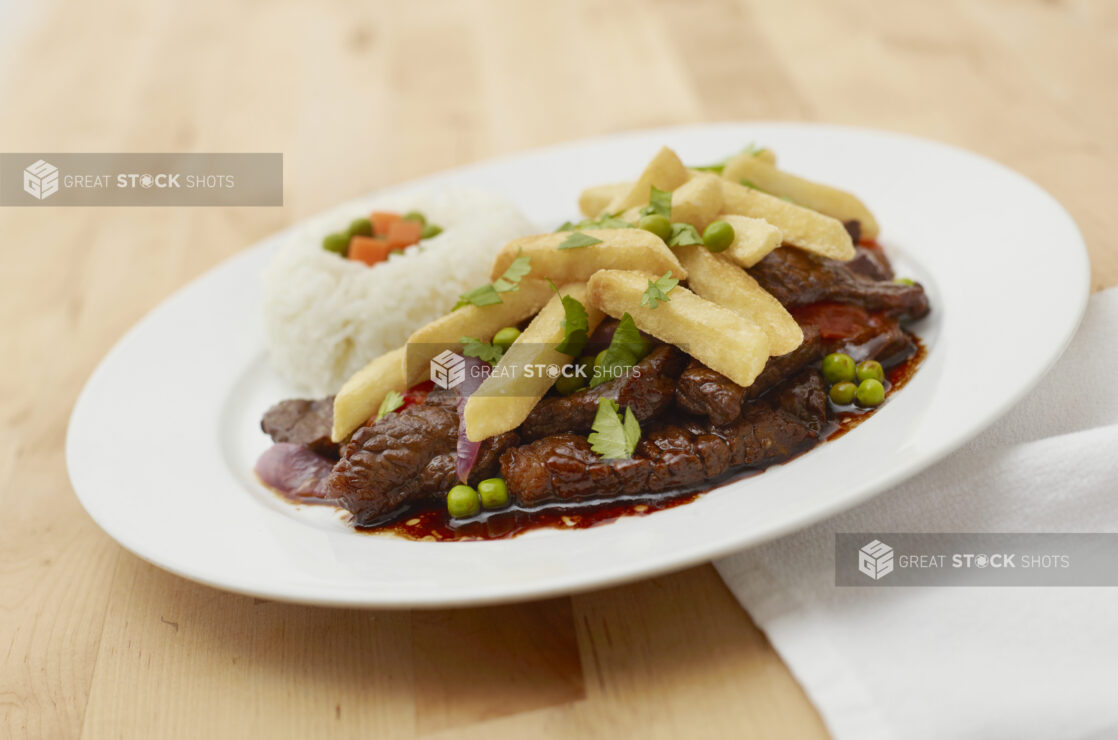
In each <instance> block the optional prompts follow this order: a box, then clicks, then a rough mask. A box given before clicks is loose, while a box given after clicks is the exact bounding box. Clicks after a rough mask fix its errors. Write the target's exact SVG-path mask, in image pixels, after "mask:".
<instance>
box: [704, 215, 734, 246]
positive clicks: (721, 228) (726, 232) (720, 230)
mask: <svg viewBox="0 0 1118 740" xmlns="http://www.w3.org/2000/svg"><path fill="white" fill-rule="evenodd" d="M733 243H734V227H733V226H730V224H729V223H727V222H726V221H715V222H714V223H712V224H711V225H710V226H708V227H706V229H705V230H704V231H703V244H705V245H706V248H707V249H709V250H710V251H712V252H724V251H726V250H727V249H729V248H730V245H731V244H733Z"/></svg>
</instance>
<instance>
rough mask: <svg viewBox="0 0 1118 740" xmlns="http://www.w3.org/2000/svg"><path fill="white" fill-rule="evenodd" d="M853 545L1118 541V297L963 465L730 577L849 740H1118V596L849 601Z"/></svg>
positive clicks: (829, 523)
mask: <svg viewBox="0 0 1118 740" xmlns="http://www.w3.org/2000/svg"><path fill="white" fill-rule="evenodd" d="M836 532H1118V289H1112V290H1108V291H1106V292H1104V293H1099V294H1097V295H1095V296H1094V297H1093V298H1092V299H1091V302H1090V305H1089V307H1088V310H1087V315H1086V318H1085V319H1084V322H1083V325H1082V326H1081V328H1080V330H1079V333H1078V334H1077V335H1076V337H1075V339H1074V340H1073V342H1072V344H1071V346H1070V348H1069V349H1068V351H1067V353H1066V354H1065V355H1064V357H1063V358H1062V359H1061V360H1060V362H1059V364H1058V365H1057V366H1056V368H1055V369H1054V370H1053V371H1052V372H1051V373H1049V374H1048V375H1047V376H1046V377H1045V379H1044V380H1043V381H1042V382H1041V385H1040V386H1039V387H1038V388H1037V390H1035V391H1034V392H1032V393H1030V394H1029V396H1028V401H1027V402H1026V403H1023V404H1021V405H1020V406H1019V407H1017V408H1015V409H1014V410H1013V411H1011V412H1010V413H1009V414H1008V415H1007V416H1006V417H1005V418H1003V419H1001V420H1000V421H998V422H997V423H996V424H995V425H994V427H993V428H992V429H990V430H989V431H987V432H985V433H984V434H983V435H982V436H981V437H979V438H978V439H977V440H975V441H974V442H972V443H971V444H969V445H967V446H966V448H965V449H964V450H963V451H961V452H957V453H955V454H954V455H952V456H951V457H950V458H948V459H947V460H945V461H943V462H942V463H940V464H939V465H937V466H935V467H933V468H931V469H929V470H928V471H926V472H924V473H923V474H921V475H919V476H917V477H916V478H914V479H912V480H910V481H908V482H907V483H905V484H903V485H901V486H898V487H897V488H894V489H892V490H891V491H889V492H887V493H884V494H882V495H881V496H878V497H877V498H874V499H872V500H871V501H868V502H866V503H865V504H862V505H861V506H859V507H857V508H855V509H852V510H850V511H847V512H844V513H843V514H841V515H839V516H836V517H834V518H832V519H828V520H826V521H824V522H822V523H820V524H818V525H816V526H813V527H811V528H810V529H806V530H803V531H801V532H798V533H796V534H794V535H791V536H788V537H784V538H782V539H780V540H776V541H774V542H771V543H768V544H765V545H762V546H759V547H756V548H753V549H751V550H747V551H745V552H741V553H738V554H736V555H733V556H731V557H728V558H726V559H724V560H721V561H720V562H718V563H716V564H715V565H716V567H717V568H718V571H719V573H720V574H721V575H722V578H723V579H724V580H725V581H726V583H727V585H728V586H729V587H730V589H731V590H732V591H733V592H734V594H735V595H736V596H737V598H738V600H739V601H740V602H741V604H742V606H744V607H745V608H746V609H747V610H748V611H749V613H750V614H751V615H752V617H753V619H754V621H755V622H756V623H757V624H758V626H760V628H761V629H762V630H764V632H765V633H766V634H767V635H768V637H769V639H770V640H771V642H772V644H773V647H775V648H776V651H777V652H778V653H779V654H780V656H781V657H782V658H783V659H784V661H785V662H786V663H787V665H788V667H789V668H790V669H791V671H792V673H793V674H794V675H795V676H796V678H797V679H798V680H799V682H800V683H801V684H802V685H803V688H804V690H805V691H806V692H807V695H808V697H809V698H810V699H811V701H812V703H813V704H814V705H815V707H816V708H817V709H818V710H819V713H820V714H821V715H822V717H823V720H824V721H825V722H826V724H827V727H828V728H829V730H830V731H831V733H832V734H833V735H834V736H835V737H836V738H840V739H845V738H856V739H857V740H875V739H876V738H905V739H906V740H908V739H909V738H912V739H920V738H936V740H941V739H942V738H982V739H983V740H986V739H988V738H1014V739H1015V740H1016V739H1020V738H1044V739H1045V740H1050V739H1052V738H1100V739H1101V738H1118V588H1109V589H1108V588H978V587H970V588H883V587H877V588H837V587H835V585H834V582H835V565H834V548H835V533H836Z"/></svg>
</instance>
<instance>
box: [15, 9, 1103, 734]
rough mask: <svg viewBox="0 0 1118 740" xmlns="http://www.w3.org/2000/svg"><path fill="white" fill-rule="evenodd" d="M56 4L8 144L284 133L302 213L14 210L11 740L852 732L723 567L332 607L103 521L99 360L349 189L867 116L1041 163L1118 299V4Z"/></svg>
mask: <svg viewBox="0 0 1118 740" xmlns="http://www.w3.org/2000/svg"><path fill="white" fill-rule="evenodd" d="M20 7H21V8H22V7H23V6H20ZM26 10H27V12H25V13H19V14H18V15H19V16H21V17H18V18H0V24H2V25H5V26H6V27H5V28H2V29H0V40H2V46H0V100H2V101H3V105H2V106H0V149H2V150H3V151H9V152H19V151H92V152H97V151H180V150H182V151H281V152H283V153H284V156H285V168H286V183H285V184H286V205H285V206H284V207H283V208H275V209H240V210H237V209H228V210H223V209H186V208H183V209H110V208H88V209H79V208H70V209H62V208H56V209H51V208H44V209H11V208H9V209H0V249H2V250H3V251H2V255H3V268H2V269H0V286H2V287H0V326H2V327H3V329H0V331H2V332H3V334H2V336H3V345H2V347H3V362H2V364H0V426H2V430H3V433H2V435H0V511H2V512H3V515H2V516H0V657H2V664H0V737H5V738H8V737H12V738H20V737H30V738H76V737H81V738H91V739H92V738H156V737H158V738H192V739H193V738H225V737H269V738H307V737H315V736H323V735H326V734H330V735H331V736H337V737H363V738H365V737H386V738H387V737H392V738H397V737H400V738H408V737H413V736H424V737H456V738H457V737H466V738H470V737H479V738H481V737H484V738H523V737H537V738H544V737H611V738H612V737H622V736H640V737H646V738H658V737H688V738H703V737H719V738H721V737H747V738H751V737H758V738H760V737H764V738H773V737H792V738H814V737H823V736H825V735H826V732H825V729H824V727H823V724H822V722H821V721H820V719H819V717H818V716H817V714H816V713H815V711H814V710H813V708H812V707H811V705H810V704H809V703H808V701H807V700H806V698H805V697H804V695H803V693H802V691H801V690H800V688H799V687H798V685H797V684H796V682H795V680H794V679H793V677H792V676H791V674H790V673H789V672H788V670H787V669H786V668H785V667H784V665H783V664H782V663H781V661H780V660H779V658H778V657H777V656H776V654H775V653H774V652H773V650H772V648H771V647H770V645H769V644H768V643H767V641H766V640H765V637H764V636H763V635H762V634H761V633H760V632H759V631H758V630H757V629H756V628H755V627H754V625H753V624H752V623H751V621H750V619H749V616H748V615H747V614H746V613H745V612H743V611H742V610H741V608H740V607H739V606H738V605H737V603H736V602H735V601H734V599H733V598H732V596H731V595H730V594H729V592H728V591H727V590H726V588H725V587H724V586H723V584H722V583H721V581H720V580H719V579H718V577H717V575H716V574H715V572H714V570H713V568H711V567H710V566H709V565H708V566H703V567H699V568H693V569H690V570H687V571H684V572H681V573H677V574H674V575H669V576H664V577H661V578H656V579H652V580H648V581H644V582H640V583H634V584H632V585H629V586H623V587H620V588H612V589H608V590H604V591H599V592H595V593H590V594H585V595H579V596H574V597H570V598H561V599H553V600H548V601H542V602H535V603H528V604H522V605H514V606H501V607H494V608H485V609H466V610H447V611H435V612H412V613H408V612H395V613H393V612H367V611H353V610H340V609H320V608H310V607H300V606H291V605H285V604H277V603H270V602H267V601H260V600H255V599H251V598H247V597H242V596H235V595H231V594H226V593H222V592H219V591H215V590H212V589H209V588H206V587H203V586H198V585H195V584H193V583H189V582H187V581H184V580H182V579H179V578H177V577H175V576H172V575H169V574H167V573H164V572H162V571H160V570H157V569H155V568H154V567H152V566H150V565H148V564H146V563H144V562H143V561H141V560H139V559H137V558H135V557H133V556H132V555H130V554H128V553H126V552H125V551H123V550H122V549H121V548H120V547H118V546H117V545H116V544H115V543H114V542H112V541H111V540H110V539H109V538H108V537H107V536H106V535H105V534H103V533H102V532H101V531H100V530H99V529H98V528H97V527H96V526H95V525H94V524H93V523H92V522H91V521H90V519H89V518H88V517H87V516H86V515H85V513H84V512H83V511H82V509H81V507H80V506H79V504H78V502H77V500H76V498H75V497H74V495H73V492H72V490H71V488H70V485H69V482H68V479H67V476H66V471H65V467H64V462H63V444H64V437H65V429H66V421H67V417H68V415H69V412H70V409H71V407H72V405H73V402H74V400H75V398H76V396H77V393H78V391H79V390H80V388H81V386H82V383H83V382H84V380H85V379H86V377H87V376H88V375H89V373H90V371H91V370H92V369H93V367H94V365H95V364H96V362H97V361H98V360H99V359H100V357H101V356H102V355H103V354H104V353H105V352H106V351H107V350H108V348H109V347H110V346H111V345H112V344H113V342H114V341H116V339H117V338H119V337H120V336H121V334H122V333H123V332H124V331H125V330H126V329H127V328H128V327H129V326H130V325H131V324H132V323H133V322H135V321H136V320H137V319H139V318H140V317H141V316H143V315H144V313H146V312H147V311H148V310H149V309H151V308H152V307H153V306H154V305H155V304H156V303H157V302H159V301H160V300H161V299H162V298H164V297H165V296H167V295H168V294H169V293H170V292H171V291H173V290H174V289H176V288H177V287H179V286H181V285H182V284H184V283H186V282H187V281H189V280H190V279H192V278H194V277H196V276H198V275H199V274H201V273H202V272H204V271H205V270H207V269H209V268H210V267H212V266H213V265H214V264H216V263H217V262H218V261H219V260H221V259H222V258H224V257H226V256H228V255H230V254H233V253H234V252H236V251H237V250H239V249H242V248H243V247H245V246H246V245H248V244H250V243H252V242H254V241H256V240H257V239H260V238H261V237H264V236H266V235H268V234H269V233H271V232H273V231H276V230H278V229H280V228H281V227H283V226H285V225H287V224H289V223H291V222H293V221H294V220H297V219H299V218H301V217H304V216H306V215H309V214H311V213H313V212H315V211H317V210H320V209H322V208H324V207H326V206H329V205H331V204H333V203H335V202H337V201H339V200H341V199H344V198H347V197H350V196H353V195H356V194H360V193H364V192H367V191H370V190H374V189H376V188H378V187H381V186H384V185H388V184H391V183H394V182H398V181H400V180H403V179H407V178H410V177H413V176H416V175H421V174H424V173H429V172H434V171H437V170H440V169H443V168H446V167H450V166H453V165H458V164H462V163H466V162H471V161H475V160H479V159H482V158H485V157H488V156H491V155H495V154H501V153H508V152H514V151H517V150H521V149H524V148H527V147H532V146H537V145H544V144H550V143H554V142H559V141H564V140H568V139H573V138H578V137H581V136H585V135H590V134H597V133H602V132H609V131H619V130H624V129H629V128H638V127H647V126H654V125H662V124H672V123H685V122H694V121H716V120H731V119H793V120H814V121H829V122H836V123H849V124H859V125H866V126H873V127H879V128H884V129H891V130H898V131H905V132H910V133H913V134H919V135H924V136H928V137H932V138H936V139H940V140H944V141H948V142H951V143H954V144H957V145H960V146H964V147H967V148H970V149H973V150H975V151H978V152H980V153H982V154H986V155H988V156H991V157H994V158H997V159H999V160H1001V161H1003V162H1005V163H1007V164H1008V165H1010V166H1012V167H1015V168H1016V169H1018V170H1020V171H1021V172H1023V173H1025V174H1026V175H1028V176H1029V177H1031V178H1033V179H1034V180H1036V181H1037V182H1038V183H1040V184H1041V185H1042V186H1044V187H1045V188H1047V189H1048V190H1049V191H1050V192H1052V193H1053V194H1054V195H1055V196H1056V197H1057V198H1058V199H1059V200H1061V201H1062V202H1063V203H1064V205H1065V206H1067V208H1068V209H1069V210H1070V211H1071V213H1072V214H1073V215H1074V217H1075V218H1076V220H1077V221H1078V222H1079V224H1080V226H1081V227H1082V229H1083V231H1084V233H1085V235H1086V237H1087V241H1088V244H1089V247H1090V250H1091V258H1092V262H1093V268H1094V273H1093V284H1094V287H1095V288H1096V289H1097V288H1101V287H1103V286H1106V285H1112V284H1115V283H1118V244H1116V242H1115V237H1114V236H1113V235H1114V234H1115V233H1118V207H1116V205H1115V204H1116V203H1118V177H1116V176H1115V172H1116V171H1118V137H1116V136H1115V132H1116V131H1118V84H1116V83H1118V79H1116V70H1118V4H1115V3H1114V2H1110V1H1109V0H1097V2H1089V1H1087V0H983V1H981V2H972V1H969V0H967V1H964V0H940V1H939V2H934V3H933V2H927V1H926V0H916V1H903V2H902V1H894V2H873V1H872V0H827V1H824V0H783V1H781V2H763V1H761V0H740V1H735V0H701V1H700V0H692V1H690V2H683V1H682V0H681V1H680V2H670V1H669V0H658V1H656V2H649V3H642V2H635V1H633V0H612V1H610V2H591V1H589V0H567V1H566V2H548V3H544V2H530V1H527V2H526V1H525V0H470V1H469V2H449V1H442V2H424V1H419V0H416V1H413V2H410V3H402V2H388V1H387V0H383V1H380V2H373V3H364V4H361V5H357V4H354V5H348V4H344V3H341V2H334V1H326V2H309V1H308V2H305V3H304V2H296V1H294V0H274V1H272V2H258V1H253V0H244V1H239V2H233V1H227V2H213V3H208V2H191V3H182V2H174V1H172V0H153V1H151V2H141V1H140V0H99V2H96V3H90V2H77V1H76V0H71V1H70V2H57V1H56V0H40V2H37V3H34V4H27V7H26ZM913 175H914V176H917V177H918V176H919V173H913ZM1021 217H1022V218H1028V214H1025V213H1023V214H1021ZM1053 246H1054V247H1055V246H1057V245H1053ZM1053 258H1054V259H1058V258H1059V255H1058V253H1054V254H1053ZM1038 269H1039V267H1038ZM198 537H199V546H200V547H204V546H205V533H202V532H200V533H198Z"/></svg>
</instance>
